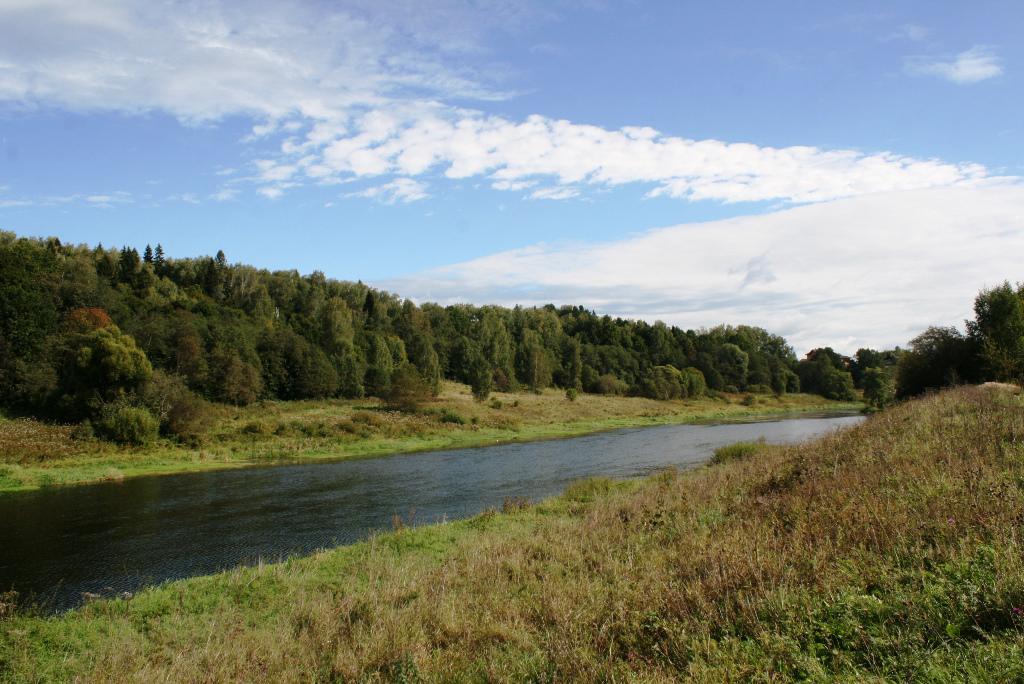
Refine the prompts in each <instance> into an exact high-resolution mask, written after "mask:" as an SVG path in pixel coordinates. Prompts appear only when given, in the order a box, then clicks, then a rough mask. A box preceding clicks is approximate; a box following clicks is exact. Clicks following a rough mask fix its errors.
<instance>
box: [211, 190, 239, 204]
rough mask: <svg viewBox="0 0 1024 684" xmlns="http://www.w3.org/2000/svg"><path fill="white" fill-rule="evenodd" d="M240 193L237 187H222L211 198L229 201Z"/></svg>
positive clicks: (218, 200)
mask: <svg viewBox="0 0 1024 684" xmlns="http://www.w3.org/2000/svg"><path fill="white" fill-rule="evenodd" d="M237 195H238V190H237V189H235V188H221V189H220V190H218V191H217V192H215V193H213V194H212V195H210V199H212V200H215V201H217V202H229V201H231V200H233V199H235V197H236V196H237Z"/></svg>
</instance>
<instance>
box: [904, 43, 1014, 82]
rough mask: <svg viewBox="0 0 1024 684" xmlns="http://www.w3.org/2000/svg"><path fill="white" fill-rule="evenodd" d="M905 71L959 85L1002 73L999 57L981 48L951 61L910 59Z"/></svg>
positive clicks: (983, 79)
mask: <svg viewBox="0 0 1024 684" xmlns="http://www.w3.org/2000/svg"><path fill="white" fill-rule="evenodd" d="M906 69H907V71H908V73H911V74H914V75H922V76H938V77H939V78H944V79H946V80H947V81H951V82H953V83H957V84H961V85H963V84H968V83H977V82H979V81H985V80H987V79H990V78H995V77H996V76H999V75H1001V74H1002V73H1003V67H1002V65H1001V64H1000V61H999V57H998V56H997V55H996V54H995V53H994V52H993V51H992V50H991V49H989V48H987V47H983V46H975V47H972V48H971V49H970V50H965V51H963V52H961V53H960V54H958V55H957V56H956V57H955V58H954V59H953V60H952V61H943V60H935V59H932V58H927V57H912V58H910V59H909V60H907V63H906Z"/></svg>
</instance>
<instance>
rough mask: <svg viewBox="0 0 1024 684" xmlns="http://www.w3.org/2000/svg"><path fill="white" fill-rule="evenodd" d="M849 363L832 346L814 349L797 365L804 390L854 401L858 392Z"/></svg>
mask: <svg viewBox="0 0 1024 684" xmlns="http://www.w3.org/2000/svg"><path fill="white" fill-rule="evenodd" d="M847 365H848V364H847V359H845V358H844V357H843V356H841V355H839V354H837V353H836V352H835V351H833V350H832V349H831V348H830V347H825V348H824V349H813V350H811V351H810V352H808V353H807V357H806V358H805V359H804V360H802V361H801V362H800V363H799V364H798V365H797V373H798V374H799V376H800V387H801V388H802V389H803V391H804V392H811V393H814V394H820V395H821V396H823V397H825V398H826V399H836V400H839V401H852V400H853V399H855V398H856V397H857V393H856V392H855V391H854V386H853V376H852V375H851V374H850V371H849V370H847Z"/></svg>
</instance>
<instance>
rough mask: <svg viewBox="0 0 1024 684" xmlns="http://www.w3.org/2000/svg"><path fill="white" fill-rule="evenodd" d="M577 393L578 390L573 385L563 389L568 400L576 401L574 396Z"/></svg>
mask: <svg viewBox="0 0 1024 684" xmlns="http://www.w3.org/2000/svg"><path fill="white" fill-rule="evenodd" d="M579 394H580V393H579V391H578V390H577V389H576V388H575V387H570V388H569V389H567V390H565V398H566V399H568V400H569V401H576V397H578V396H579Z"/></svg>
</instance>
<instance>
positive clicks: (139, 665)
mask: <svg viewBox="0 0 1024 684" xmlns="http://www.w3.org/2000/svg"><path fill="white" fill-rule="evenodd" d="M715 460H716V461H717V462H715V463H711V464H709V465H707V466H703V467H699V468H696V469H693V470H690V471H685V472H676V471H668V472H665V473H662V474H659V475H656V476H653V477H651V478H648V479H645V480H636V481H627V482H615V481H610V480H605V479H595V480H587V481H583V482H579V483H577V484H575V485H573V486H572V487H570V488H569V489H568V490H567V491H566V492H565V493H564V494H563V495H562V496H560V497H557V498H554V499H551V500H547V501H543V502H537V503H531V502H525V501H518V500H508V501H506V504H505V506H504V507H503V509H502V510H490V511H486V512H484V513H483V514H481V515H478V516H476V517H474V518H472V519H468V520H463V521H459V522H451V523H447V524H441V525H434V526H429V527H404V526H403V525H402V523H401V521H399V520H396V523H395V530H394V531H393V532H390V533H386V534H381V535H379V536H376V537H373V538H371V539H370V540H368V541H366V542H363V543H360V544H356V545H352V546H347V547H342V548H338V549H334V550H328V551H323V552H320V553H317V554H314V555H312V556H308V557H304V558H295V559H292V560H289V561H286V562H283V563H279V564H273V565H260V566H256V567H243V568H237V569H235V570H232V571H229V572H225V573H222V574H219V575H214V576H209V577H202V578H196V579H191V580H185V581H180V582H174V583H169V584H166V585H163V586H160V587H155V588H152V589H148V590H145V591H142V592H140V593H139V594H137V595H136V596H135V597H133V598H132V599H131V600H101V601H96V602H93V603H90V604H87V605H86V606H84V607H82V608H81V609H78V610H75V611H72V612H70V613H67V614H65V615H61V616H54V617H48V616H45V615H33V614H32V613H31V611H29V612H24V611H21V610H17V609H14V608H12V607H9V608H8V609H7V611H6V614H5V615H4V617H3V618H2V622H0V679H2V680H3V681H10V682H42V681H47V682H49V681H100V682H104V681H109V682H124V681H145V682H157V681H194V682H204V681H238V682H249V681H265V680H270V681H296V682H298V681H319V682H334V681H407V682H408V681H643V682H667V681H676V680H678V679H680V678H688V679H692V680H694V681H706V682H721V681H738V680H742V681H766V682H767V681H789V680H796V679H804V680H811V681H851V682H852V681H857V682H863V681H886V680H898V681H936V682H938V681H942V682H945V681H1020V680H1021V679H1022V678H1024V548H1022V540H1021V537H1020V530H1021V524H1022V522H1024V518H1022V513H1021V512H1022V511H1024V401H1022V398H1021V397H1020V396H1018V395H1015V394H1013V393H1011V392H1009V391H1007V390H1005V389H1001V388H992V387H989V388H983V387H971V388H960V389H955V390H949V391H945V392H943V393H940V394H933V395H929V396H926V397H924V398H921V399H918V400H914V401H911V402H907V403H904V404H901V405H898V406H896V407H893V408H891V409H888V410H886V411H884V412H881V413H877V414H875V415H873V416H871V417H870V418H869V419H868V420H867V421H866V422H864V423H863V424H861V425H859V426H857V427H855V428H852V429H848V430H845V431H842V432H837V433H835V434H832V435H830V436H827V437H825V438H822V439H819V440H816V441H814V442H810V443H805V444H801V445H795V446H779V447H777V446H765V445H760V444H748V445H744V446H742V447H737V448H733V449H728V450H725V451H723V452H722V454H721V455H720V457H719V458H717V459H715Z"/></svg>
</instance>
